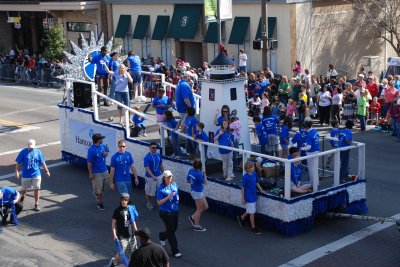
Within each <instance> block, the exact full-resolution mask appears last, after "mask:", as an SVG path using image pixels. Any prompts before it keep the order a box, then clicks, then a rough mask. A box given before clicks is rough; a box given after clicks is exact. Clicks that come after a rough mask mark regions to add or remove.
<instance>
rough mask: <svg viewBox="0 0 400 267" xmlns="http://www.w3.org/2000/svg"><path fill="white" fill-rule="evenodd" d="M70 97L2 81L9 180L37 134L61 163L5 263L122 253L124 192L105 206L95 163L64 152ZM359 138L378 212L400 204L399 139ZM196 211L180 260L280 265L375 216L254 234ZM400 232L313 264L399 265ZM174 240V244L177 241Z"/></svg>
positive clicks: (2, 249) (0, 180)
mask: <svg viewBox="0 0 400 267" xmlns="http://www.w3.org/2000/svg"><path fill="white" fill-rule="evenodd" d="M61 99H62V92H59V91H57V90H56V89H52V88H30V87H18V86H14V85H12V84H11V85H10V84H7V85H0V103H1V104H0V187H1V186H5V185H8V186H16V187H17V188H19V183H18V181H17V180H16V179H15V178H14V177H13V170H14V163H15V161H14V160H15V157H16V156H17V151H19V150H20V149H21V148H23V147H25V144H26V141H27V139H29V138H35V139H36V140H37V144H38V145H45V146H43V147H42V148H41V150H42V151H43V153H44V155H45V156H46V159H47V164H48V165H50V166H53V167H50V169H51V173H52V177H50V178H44V180H43V190H42V200H41V206H42V210H41V211H40V212H38V213H36V212H34V211H33V210H32V209H33V193H32V192H30V193H29V194H28V198H27V199H26V200H25V209H24V211H23V212H22V213H21V214H20V225H19V226H18V227H14V226H9V227H6V228H3V233H2V234H0V266H15V267H25V266H49V267H50V266H52V267H54V266H104V265H106V264H107V263H108V261H109V259H110V257H112V256H113V254H114V253H115V250H114V245H113V242H112V235H111V216H112V212H113V210H114V209H115V208H116V207H117V206H118V194H117V193H116V192H115V191H110V190H108V191H106V192H105V206H106V210H105V211H99V210H97V208H96V204H95V200H94V198H93V196H92V195H91V186H90V183H89V181H88V176H87V172H86V171H85V170H83V169H79V168H77V167H74V166H70V165H68V164H64V163H62V161H61V160H60V150H61V144H60V143H59V141H60V137H59V124H58V112H59V111H58V109H57V108H56V104H57V103H58V102H60V101H61ZM354 139H355V140H356V141H360V142H366V143H367V152H366V153H367V160H366V166H367V171H366V174H367V181H368V183H367V204H368V207H369V215H373V216H384V217H388V216H392V215H394V214H398V213H400V211H399V210H400V208H399V205H398V203H399V202H398V197H399V194H398V192H399V189H400V181H399V179H400V175H399V174H398V165H396V163H397V161H396V159H397V155H398V151H399V148H400V142H395V141H394V139H393V138H392V137H390V136H388V135H387V134H380V133H376V132H372V131H367V132H365V133H359V132H357V131H355V134H354ZM133 198H134V199H133V200H134V203H135V205H136V207H137V209H138V210H139V213H140V214H139V219H138V226H139V227H145V226H146V227H149V228H150V229H151V230H152V236H153V240H154V241H155V242H157V241H158V232H159V231H160V230H162V229H163V224H162V222H161V220H160V218H159V217H158V213H157V211H153V212H149V211H147V209H145V203H144V194H143V192H142V191H141V190H138V189H136V190H134V196H133ZM193 211H194V207H192V206H186V205H181V212H180V224H179V229H178V233H177V236H178V241H179V247H180V250H181V252H182V253H183V258H182V259H179V260H176V259H172V260H171V262H172V266H188V267H189V266H216V267H217V266H279V265H282V264H285V263H288V262H291V261H292V260H293V259H296V258H298V257H300V256H302V255H304V254H306V253H309V252H311V251H314V250H316V249H319V248H321V247H323V246H325V245H327V244H330V243H332V242H335V241H337V240H340V239H342V238H344V237H345V236H348V235H351V234H353V233H355V232H357V231H360V230H362V229H364V228H365V227H368V226H370V225H373V224H374V222H367V221H361V220H350V219H328V218H324V217H322V218H318V220H317V223H316V225H315V228H314V229H313V230H312V231H310V232H307V233H304V234H301V235H298V236H296V237H293V238H288V237H285V236H283V235H282V234H280V233H278V232H272V231H265V230H264V231H263V235H261V236H254V235H252V234H251V233H250V229H248V228H247V229H241V228H239V226H238V224H237V222H236V221H235V220H233V219H232V218H227V217H222V216H220V215H216V214H213V213H211V212H207V213H205V214H204V215H203V218H202V225H203V226H205V227H206V228H207V231H206V232H203V233H202V232H193V231H192V229H191V225H190V223H189V220H188V219H187V217H188V216H189V214H191V213H192V212H193ZM399 238H400V233H398V232H397V231H396V230H395V227H394V226H390V227H389V228H387V229H385V230H382V231H379V232H376V233H375V234H373V235H371V236H369V237H368V238H364V239H361V240H360V241H358V242H356V243H354V244H352V245H350V246H344V245H343V244H342V245H340V244H339V250H338V251H336V252H334V251H332V253H327V254H326V255H323V257H319V258H318V260H316V261H314V262H312V263H311V262H310V264H309V266H338V265H341V266H377V265H376V264H377V263H379V266H399V262H400V254H399V253H398V247H399V245H400V239H399ZM340 246H342V247H340ZM166 249H167V251H169V247H168V245H167V247H166ZM383 252H384V253H383ZM373 264H375V265H373ZM121 266H122V265H121ZM287 266H289V265H287ZM291 266H300V265H299V264H293V265H291Z"/></svg>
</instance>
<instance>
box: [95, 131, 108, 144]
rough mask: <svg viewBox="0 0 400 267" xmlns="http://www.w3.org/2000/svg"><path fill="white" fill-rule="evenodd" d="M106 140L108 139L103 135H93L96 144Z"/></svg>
mask: <svg viewBox="0 0 400 267" xmlns="http://www.w3.org/2000/svg"><path fill="white" fill-rule="evenodd" d="M104 138H106V137H105V136H103V135H101V133H95V134H93V135H92V140H93V142H94V143H96V142H97V141H99V140H100V139H104Z"/></svg>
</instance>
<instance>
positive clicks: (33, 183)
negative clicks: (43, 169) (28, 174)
mask: <svg viewBox="0 0 400 267" xmlns="http://www.w3.org/2000/svg"><path fill="white" fill-rule="evenodd" d="M41 183H42V177H41V176H36V177H32V178H24V177H22V178H21V190H28V189H30V188H31V187H33V189H40V185H41Z"/></svg>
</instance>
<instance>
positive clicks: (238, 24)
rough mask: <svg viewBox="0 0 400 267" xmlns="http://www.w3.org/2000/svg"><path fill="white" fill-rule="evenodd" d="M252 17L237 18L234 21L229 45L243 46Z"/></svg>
mask: <svg viewBox="0 0 400 267" xmlns="http://www.w3.org/2000/svg"><path fill="white" fill-rule="evenodd" d="M249 24H250V17H235V20H234V21H233V26H232V31H231V36H229V42H228V43H229V44H238V45H239V44H243V43H244V39H245V37H246V34H247V30H248V29H249Z"/></svg>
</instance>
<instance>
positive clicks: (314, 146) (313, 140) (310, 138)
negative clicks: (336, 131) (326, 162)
mask: <svg viewBox="0 0 400 267" xmlns="http://www.w3.org/2000/svg"><path fill="white" fill-rule="evenodd" d="M306 143H307V145H310V146H311V148H310V149H309V150H307V152H308V153H311V152H317V151H319V133H318V131H317V130H315V129H314V128H311V129H310V130H308V132H307V137H306Z"/></svg>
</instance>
